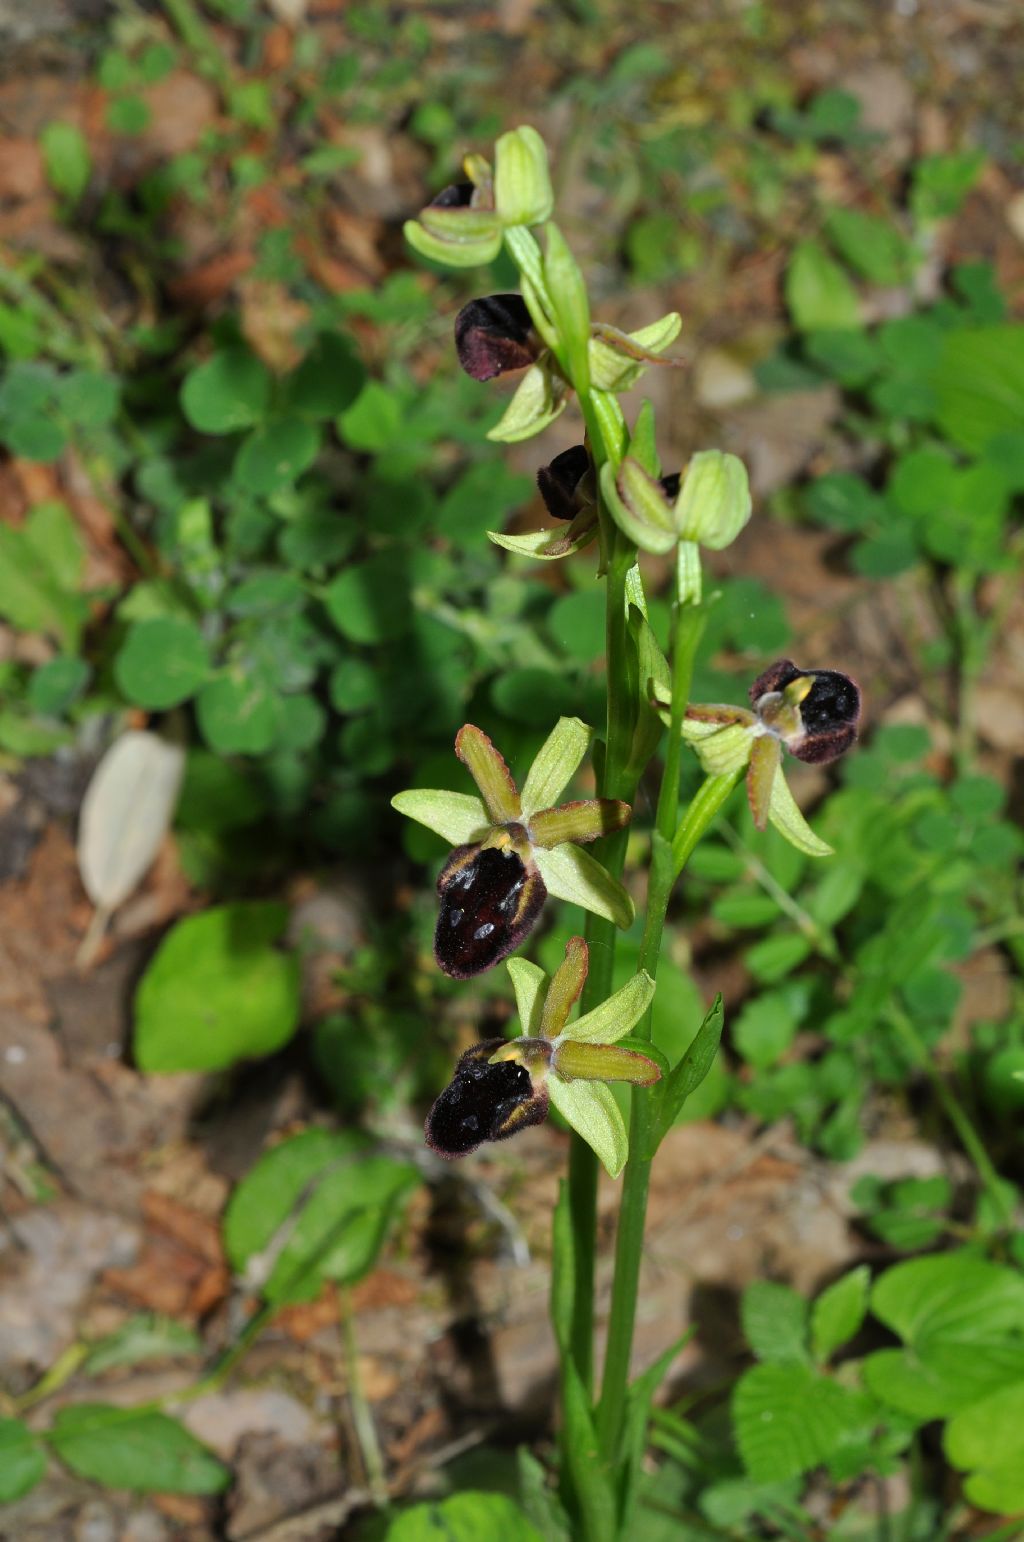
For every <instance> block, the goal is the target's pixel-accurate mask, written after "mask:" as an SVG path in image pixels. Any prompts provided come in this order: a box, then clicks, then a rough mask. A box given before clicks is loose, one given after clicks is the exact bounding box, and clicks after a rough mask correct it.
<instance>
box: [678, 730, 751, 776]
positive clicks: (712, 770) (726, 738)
mask: <svg viewBox="0 0 1024 1542" xmlns="http://www.w3.org/2000/svg"><path fill="white" fill-rule="evenodd" d="M683 738H684V739H686V741H687V743H689V744H690V745H691V746H692V748H693V749H694V750H696V752H697V758H698V760H699V761H700V763H701V765H702V767H703V768H704V770H705V771H707V772H708V774H709V775H710V776H729V775H730V774H731V773H732V772H734V771H741V770H742V769H743V767H744V766H746V765H747V764H748V762H749V760H750V754H751V751H752V749H753V747H754V737H753V735H752V733H751V731H750V729H749V728H748V727H747V725H746V724H745V723H729V724H726V726H725V727H722V728H718V729H717V730H715V732H713V733H710V734H707V735H706V736H705V735H701V736H700V737H699V738H697V737H696V735H695V733H694V730H693V728H692V727H690V720H686V722H684V725H683Z"/></svg>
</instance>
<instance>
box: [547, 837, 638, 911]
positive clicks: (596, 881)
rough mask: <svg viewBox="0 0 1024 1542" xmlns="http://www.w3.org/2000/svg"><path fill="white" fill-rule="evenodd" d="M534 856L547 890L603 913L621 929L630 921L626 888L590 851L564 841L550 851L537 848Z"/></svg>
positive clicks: (630, 904) (588, 908)
mask: <svg viewBox="0 0 1024 1542" xmlns="http://www.w3.org/2000/svg"><path fill="white" fill-rule="evenodd" d="M533 860H534V862H535V863H536V864H537V870H538V871H539V873H540V876H541V877H542V878H543V880H544V883H545V886H546V888H547V891H548V893H549V894H551V895H553V896H554V898H555V899H563V900H567V901H568V902H569V904H570V905H582V906H583V908H584V910H589V911H592V912H593V914H594V915H595V916H604V917H605V919H606V920H608V921H614V922H615V925H616V926H618V927H621V929H622V930H623V931H626V930H628V928H629V927H631V926H632V925H633V919H634V917H635V915H636V911H635V909H634V906H633V901H632V900H631V899H630V897H629V895H628V894H627V893H626V890H625V889H624V888H623V887H622V885H621V883H619V881H618V879H616V878H613V877H612V875H611V874H610V873H609V872H607V871H606V870H605V869H604V868H603V867H602V866H601V864H600V862H598V861H597V859H596V858H595V857H592V856H591V855H590V853H589V851H584V850H583V848H582V846H574V845H572V843H571V842H569V841H567V842H566V844H565V845H564V846H555V847H553V848H552V850H551V851H544V850H541V849H540V848H538V849H537V850H535V851H534V854H533Z"/></svg>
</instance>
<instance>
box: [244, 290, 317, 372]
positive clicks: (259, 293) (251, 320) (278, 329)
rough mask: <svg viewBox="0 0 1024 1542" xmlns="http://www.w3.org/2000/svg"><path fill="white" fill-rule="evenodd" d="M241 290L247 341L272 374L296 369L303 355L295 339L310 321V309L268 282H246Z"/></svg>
mask: <svg viewBox="0 0 1024 1542" xmlns="http://www.w3.org/2000/svg"><path fill="white" fill-rule="evenodd" d="M238 289H239V298H240V300H241V306H242V332H243V333H244V335H245V339H246V341H247V342H248V343H249V344H250V345H251V347H252V348H253V350H254V351H255V352H256V353H258V354H259V356H260V358H261V359H262V360H263V362H264V364H267V365H269V366H270V368H271V369H272V370H277V371H279V372H283V371H285V370H290V369H294V368H295V366H296V364H298V362H299V360H300V359H301V358H302V355H303V352H304V350H303V348H302V347H300V345H299V344H298V343H297V342H296V340H295V336H296V333H297V332H298V331H299V330H300V329H301V328H302V327H303V326H305V324H306V322H307V321H308V320H309V314H310V312H309V306H308V305H304V304H303V303H302V301H301V300H296V299H295V298H294V296H293V295H291V294H289V292H288V290H287V289H286V288H285V286H284V285H283V284H275V283H271V282H269V281H268V280H266V279H258V278H247V279H244V280H243V281H242V282H241V283H240V284H239V286H238Z"/></svg>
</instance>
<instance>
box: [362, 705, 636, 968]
mask: <svg viewBox="0 0 1024 1542" xmlns="http://www.w3.org/2000/svg"><path fill="white" fill-rule="evenodd" d="M590 740H591V730H590V729H589V728H588V727H587V725H586V724H585V723H582V722H580V720H579V718H560V719H559V721H558V723H557V724H556V725H555V727H554V728H553V729H552V731H551V733H550V734H549V735H548V738H547V740H546V741H545V742H544V744H543V745H542V746H541V748H540V750H539V751H538V754H537V757H536V759H535V760H534V762H533V765H532V766H531V767H530V770H529V772H528V774H527V777H526V780H525V782H524V783H523V788H522V793H521V794H520V791H519V789H518V787H517V786H516V784H515V782H514V781H513V779H512V773H511V772H510V771H509V768H508V766H507V765H506V764H505V761H504V760H503V759H502V756H501V755H500V754H499V752H498V751H497V750H496V749H495V747H494V745H493V744H492V743H491V741H490V739H489V738H488V737H487V735H486V734H485V733H483V732H482V731H481V730H480V729H479V728H477V727H475V726H474V725H473V724H472V723H467V724H465V725H464V726H463V727H462V728H461V729H460V730H459V732H458V734H457V735H456V739H455V750H456V754H457V755H458V757H459V759H460V760H461V761H462V762H463V764H464V765H465V766H466V768H467V770H468V771H469V772H470V774H471V776H472V777H473V779H474V781H475V782H476V785H477V788H478V790H479V796H478V797H473V796H472V795H469V794H466V793H456V792H446V791H443V790H441V789H433V788H411V789H409V790H408V791H406V792H401V793H398V794H397V795H396V796H395V797H394V798H393V799H392V800H391V801H392V806H393V807H394V808H396V809H397V810H398V812H399V813H401V814H406V815H408V817H409V818H410V819H415V820H417V821H418V822H419V823H420V824H424V825H426V826H427V827H428V829H431V830H434V831H436V832H437V834H438V835H441V836H443V837H444V839H445V840H448V841H451V842H452V844H453V846H454V847H455V848H456V849H455V850H454V851H453V852H452V855H451V856H450V857H449V859H448V861H447V863H446V864H445V866H444V868H443V869H442V871H441V876H440V878H439V879H438V890H439V893H440V895H441V914H440V915H439V917H438V925H437V931H436V932H435V950H434V957H435V959H436V962H437V964H438V967H439V968H440V969H442V970H443V971H444V972H445V973H446V974H449V975H451V976H452V977H453V978H455V979H468V978H470V977H471V976H472V975H475V974H479V973H481V972H482V971H483V970H484V969H489V968H491V967H492V966H493V965H494V964H496V963H499V962H500V961H501V960H502V959H503V958H506V957H507V956H508V954H509V953H511V952H512V951H513V950H514V949H515V948H517V947H518V946H519V944H520V943H521V942H522V941H523V940H524V938H525V937H526V936H527V935H528V934H529V932H530V930H531V929H532V927H533V925H534V924H535V922H536V920H537V917H538V915H539V913H540V909H541V906H542V905H543V903H544V898H545V896H546V895H548V894H551V895H553V896H554V897H555V898H557V899H565V900H568V901H570V903H572V904H577V905H582V906H584V907H585V908H586V909H588V910H591V911H593V912H594V913H595V914H596V915H601V916H605V917H606V918H607V919H609V920H611V921H614V922H615V924H616V925H617V926H620V927H623V928H625V927H628V926H630V925H631V924H632V920H633V914H634V911H633V902H632V900H631V899H630V898H629V895H628V894H627V893H626V891H625V889H624V888H623V887H622V885H621V884H620V883H619V882H618V880H617V879H615V878H612V877H611V875H610V874H609V873H607V872H606V871H605V869H604V868H603V867H602V866H601V864H600V863H599V862H597V861H596V860H595V859H594V858H593V857H592V856H590V854H589V853H588V852H586V851H584V850H583V849H582V846H581V845H580V844H579V843H580V842H584V843H586V842H589V841H592V840H596V839H597V838H598V837H599V836H602V835H607V834H610V833H611V832H612V831H614V830H621V829H622V828H624V826H625V825H626V824H628V822H629V818H630V812H631V811H630V808H629V806H628V804H625V803H619V802H617V801H615V800H614V799H609V798H587V799H582V800H577V801H573V802H570V803H563V804H558V803H556V801H555V800H556V799H557V797H558V795H559V794H560V793H561V791H562V790H563V788H564V787H565V785H566V783H567V782H569V781H570V779H571V778H572V777H573V775H574V774H575V772H576V770H577V769H578V767H579V764H580V762H581V761H582V759H583V756H584V755H585V754H586V751H587V748H588V747H589V744H590ZM467 879H468V880H469V881H468V883H467ZM478 934H481V935H478Z"/></svg>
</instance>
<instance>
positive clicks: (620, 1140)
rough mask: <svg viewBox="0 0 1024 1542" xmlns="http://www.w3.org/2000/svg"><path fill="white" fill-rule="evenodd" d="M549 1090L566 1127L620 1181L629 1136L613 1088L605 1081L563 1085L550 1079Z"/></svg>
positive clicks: (557, 1080)
mask: <svg viewBox="0 0 1024 1542" xmlns="http://www.w3.org/2000/svg"><path fill="white" fill-rule="evenodd" d="M547 1089H548V1093H549V1095H550V1098H551V1101H552V1103H553V1104H554V1105H555V1107H556V1108H557V1109H558V1112H559V1113H560V1114H561V1116H562V1118H563V1119H564V1120H565V1122H566V1124H568V1125H571V1126H572V1128H573V1129H574V1130H575V1131H576V1133H577V1135H582V1137H583V1139H584V1140H585V1141H586V1143H587V1145H588V1146H590V1147H591V1149H592V1150H593V1151H595V1152H596V1153H597V1156H598V1159H599V1160H600V1162H601V1163H602V1165H603V1166H604V1168H605V1170H606V1172H607V1173H608V1174H609V1176H610V1177H612V1178H617V1177H618V1176H619V1174H620V1173H621V1171H622V1169H623V1168H624V1167H625V1165H626V1158H627V1157H628V1156H629V1137H628V1136H627V1134H626V1126H625V1123H624V1121H623V1118H622V1114H621V1113H620V1112H619V1105H618V1104H617V1103H616V1101H615V1095H614V1093H613V1092H612V1090H611V1088H610V1087H608V1086H606V1085H605V1083H604V1082H563V1081H560V1080H559V1079H558V1077H557V1076H549V1077H548V1080H547Z"/></svg>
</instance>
